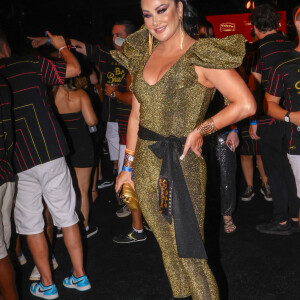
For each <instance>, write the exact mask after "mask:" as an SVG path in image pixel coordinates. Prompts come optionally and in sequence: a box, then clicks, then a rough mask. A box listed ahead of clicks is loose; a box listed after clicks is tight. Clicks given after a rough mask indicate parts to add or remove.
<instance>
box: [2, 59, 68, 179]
mask: <svg viewBox="0 0 300 300" xmlns="http://www.w3.org/2000/svg"><path fill="white" fill-rule="evenodd" d="M0 73H1V74H2V75H3V76H4V77H5V78H6V79H7V81H8V83H9V86H10V89H11V91H12V95H13V114H14V127H15V149H14V154H13V164H14V167H15V170H16V172H17V173H19V172H22V171H25V170H27V169H30V168H32V167H34V166H36V165H39V164H43V163H46V162H48V161H51V160H54V159H57V158H60V157H62V156H64V155H66V154H67V152H68V148H67V144H66V141H65V137H64V135H63V132H62V130H61V128H60V126H59V124H58V122H57V120H56V118H55V117H54V114H53V112H52V109H51V107H50V104H49V101H48V93H47V86H52V85H59V84H63V83H64V81H65V74H66V63H65V62H54V61H51V60H48V59H46V58H39V57H38V58H34V57H23V58H22V57H14V58H4V59H1V60H0Z"/></svg>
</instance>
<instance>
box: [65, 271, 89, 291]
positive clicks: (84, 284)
mask: <svg viewBox="0 0 300 300" xmlns="http://www.w3.org/2000/svg"><path fill="white" fill-rule="evenodd" d="M63 285H64V286H65V287H66V288H68V289H76V290H78V291H81V292H83V291H87V290H89V289H90V288H91V284H90V281H89V279H88V278H87V276H86V275H84V276H81V277H79V278H76V277H75V276H74V275H73V274H72V275H71V276H70V277H66V278H65V279H64V281H63Z"/></svg>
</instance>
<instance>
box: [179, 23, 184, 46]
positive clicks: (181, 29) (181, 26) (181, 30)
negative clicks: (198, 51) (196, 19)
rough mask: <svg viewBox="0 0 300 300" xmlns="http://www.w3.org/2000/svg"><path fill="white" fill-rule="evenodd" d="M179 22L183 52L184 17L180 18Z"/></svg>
mask: <svg viewBox="0 0 300 300" xmlns="http://www.w3.org/2000/svg"><path fill="white" fill-rule="evenodd" d="M179 22H180V48H181V50H182V49H183V39H184V35H183V22H182V17H179Z"/></svg>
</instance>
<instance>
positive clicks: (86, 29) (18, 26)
mask: <svg viewBox="0 0 300 300" xmlns="http://www.w3.org/2000/svg"><path fill="white" fill-rule="evenodd" d="M191 2H192V3H193V4H194V6H195V7H196V9H197V10H198V13H199V19H201V18H204V16H205V15H217V14H231V13H243V12H247V10H246V6H245V4H246V2H247V1H246V0H194V1H191ZM260 3H272V4H274V5H275V6H276V7H277V9H278V10H285V11H287V14H288V18H289V19H290V17H291V12H292V9H293V7H294V6H295V5H296V4H299V1H298V0H277V1H276V0H256V1H255V5H259V4H260ZM120 19H129V20H132V21H133V22H134V23H135V24H136V26H137V27H139V26H140V25H142V23H143V20H142V17H141V10H140V0H49V1H37V0H2V1H1V6H0V23H1V24H2V26H3V27H4V29H5V31H6V33H7V35H8V37H9V40H10V42H11V44H12V48H13V49H14V48H15V49H18V50H20V49H21V48H24V47H25V48H26V46H29V43H28V42H26V39H25V38H24V37H26V36H27V35H32V36H40V35H43V34H44V31H45V30H50V32H52V33H54V34H62V35H64V36H67V37H73V38H76V39H79V40H82V41H85V42H94V43H96V42H103V41H104V40H105V39H107V37H110V36H111V28H112V26H113V24H114V22H115V21H116V20H120ZM108 40H109V39H108Z"/></svg>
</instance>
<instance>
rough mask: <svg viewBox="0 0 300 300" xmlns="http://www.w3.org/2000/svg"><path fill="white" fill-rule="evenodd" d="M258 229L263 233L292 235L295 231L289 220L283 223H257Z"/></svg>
mask: <svg viewBox="0 0 300 300" xmlns="http://www.w3.org/2000/svg"><path fill="white" fill-rule="evenodd" d="M256 229H257V230H258V231H259V232H261V233H266V234H276V235H290V234H292V233H293V232H294V231H293V228H292V227H291V224H290V223H289V222H287V223H286V224H284V225H281V224H280V223H279V222H276V221H271V222H268V223H263V224H259V225H257V226H256Z"/></svg>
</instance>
